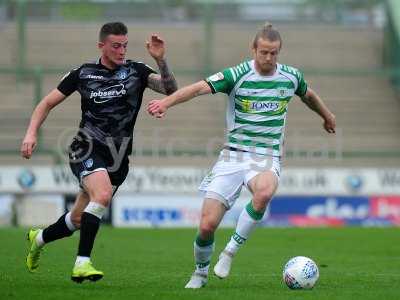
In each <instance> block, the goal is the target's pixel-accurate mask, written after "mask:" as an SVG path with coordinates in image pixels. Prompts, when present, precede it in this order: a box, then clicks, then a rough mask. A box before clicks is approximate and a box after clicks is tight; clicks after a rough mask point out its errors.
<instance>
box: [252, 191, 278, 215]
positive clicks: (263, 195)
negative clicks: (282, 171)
mask: <svg viewBox="0 0 400 300" xmlns="http://www.w3.org/2000/svg"><path fill="white" fill-rule="evenodd" d="M272 196H273V191H272V190H271V189H269V188H264V189H260V190H258V191H256V192H255V193H254V197H253V206H254V209H255V210H256V211H262V210H264V209H265V207H266V206H267V204H268V202H269V201H270V200H271V199H272Z"/></svg>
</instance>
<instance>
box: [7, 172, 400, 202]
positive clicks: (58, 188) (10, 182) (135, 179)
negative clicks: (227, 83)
mask: <svg viewBox="0 0 400 300" xmlns="http://www.w3.org/2000/svg"><path fill="white" fill-rule="evenodd" d="M207 172H208V169H200V168H189V167H187V168H184V167H179V168H178V167H177V168H155V167H151V168H146V167H135V168H134V169H131V170H130V172H129V174H128V177H127V178H126V180H125V182H124V184H123V185H122V186H121V187H120V189H119V193H153V194H154V193H176V194H180V193H181V194H192V195H196V194H197V188H198V185H199V184H200V182H201V180H202V179H203V177H204V176H205V174H207ZM78 190H79V187H78V183H77V180H76V178H75V177H74V176H73V175H72V173H71V171H70V170H69V167H67V166H55V167H51V166H48V167H31V168H24V167H0V193H53V192H60V193H76V192H78ZM372 194H378V195H400V168H397V169H395V168H393V169H345V168H322V169H306V168H286V169H285V168H284V169H283V172H282V177H281V181H280V185H279V188H278V191H277V195H295V196H299V195H321V196H322V195H324V196H325V195H340V196H349V195H352V196H356V195H372Z"/></svg>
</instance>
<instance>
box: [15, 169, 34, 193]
mask: <svg viewBox="0 0 400 300" xmlns="http://www.w3.org/2000/svg"><path fill="white" fill-rule="evenodd" d="M17 181H18V184H19V185H20V187H21V188H23V189H30V188H32V187H33V185H34V184H35V183H36V177H35V174H33V172H32V171H30V170H23V171H22V172H21V173H20V174H19V175H18V178H17Z"/></svg>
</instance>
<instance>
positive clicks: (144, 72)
mask: <svg viewBox="0 0 400 300" xmlns="http://www.w3.org/2000/svg"><path fill="white" fill-rule="evenodd" d="M138 69H139V74H140V78H141V80H142V84H143V88H146V87H147V80H148V78H149V75H150V74H157V72H156V71H155V70H154V69H153V68H152V67H150V66H149V65H146V64H144V63H139V64H138Z"/></svg>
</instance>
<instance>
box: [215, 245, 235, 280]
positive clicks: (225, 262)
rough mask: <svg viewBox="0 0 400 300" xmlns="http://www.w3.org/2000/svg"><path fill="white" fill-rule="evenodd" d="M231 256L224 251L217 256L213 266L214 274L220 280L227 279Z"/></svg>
mask: <svg viewBox="0 0 400 300" xmlns="http://www.w3.org/2000/svg"><path fill="white" fill-rule="evenodd" d="M232 260H233V254H232V253H230V252H228V251H226V250H224V251H222V252H221V254H220V255H219V259H218V262H217V264H216V265H215V266H214V274H215V275H216V276H217V277H219V278H220V279H224V278H226V277H228V275H229V272H230V270H231V264H232Z"/></svg>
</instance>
